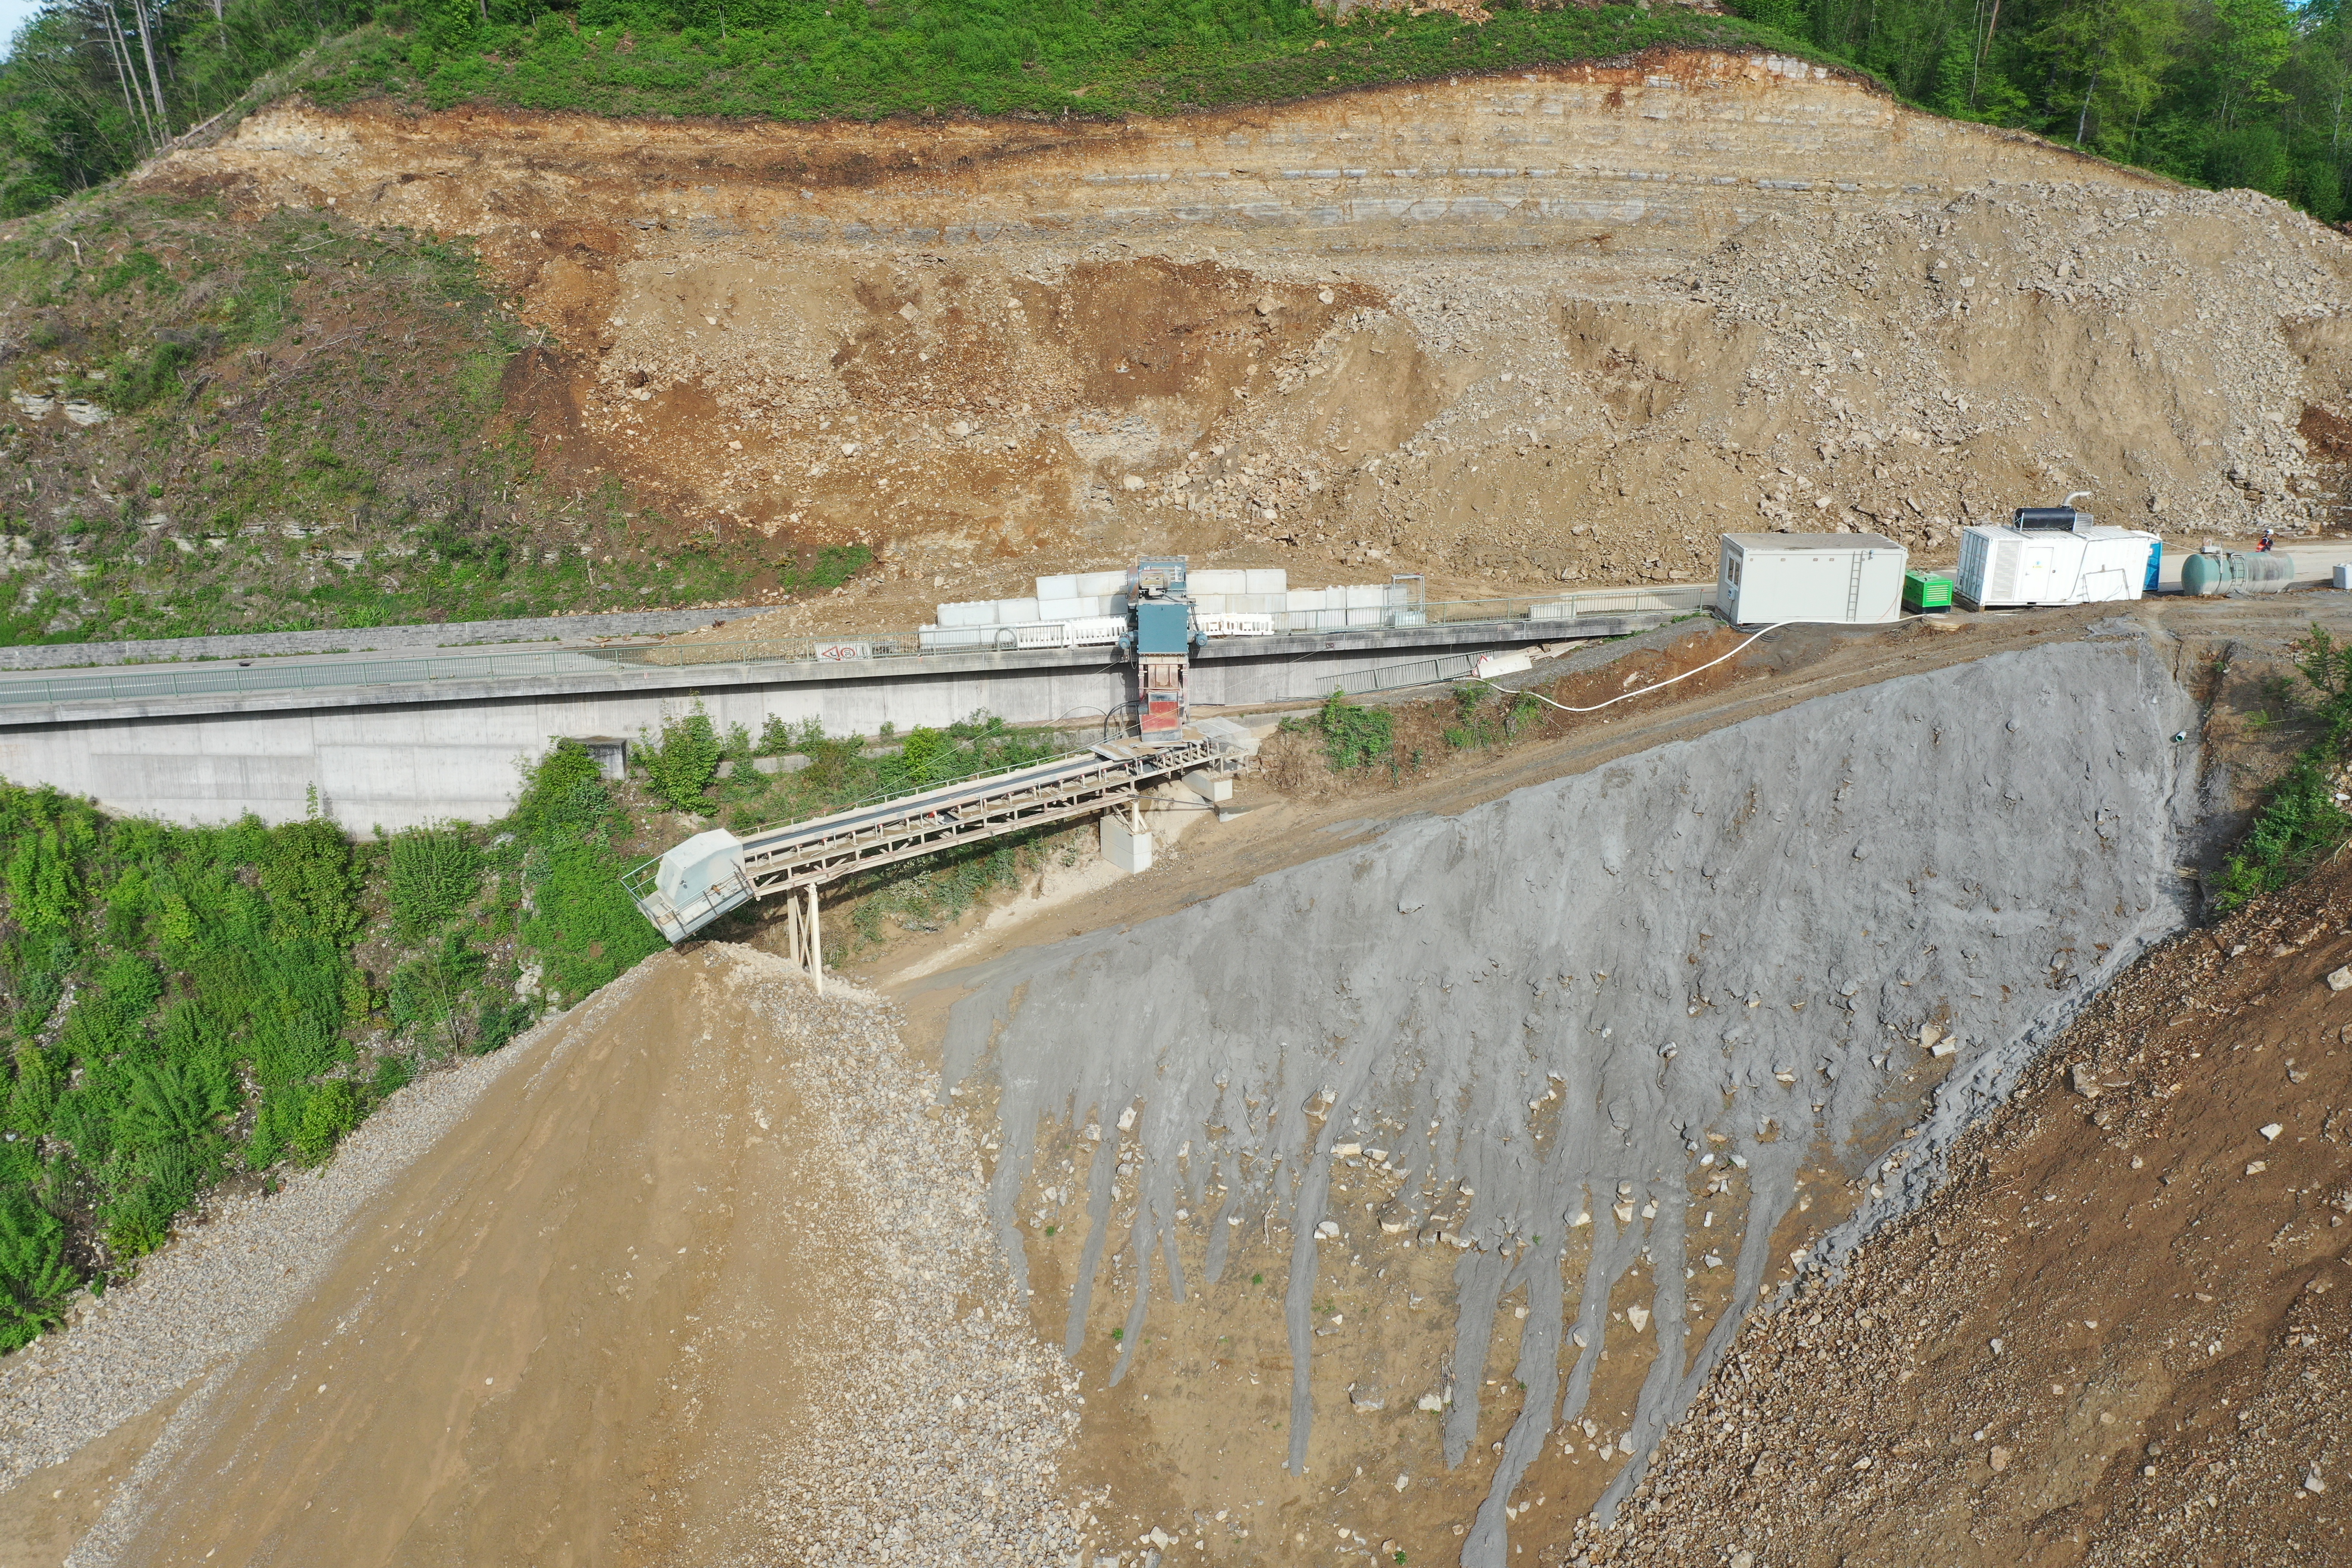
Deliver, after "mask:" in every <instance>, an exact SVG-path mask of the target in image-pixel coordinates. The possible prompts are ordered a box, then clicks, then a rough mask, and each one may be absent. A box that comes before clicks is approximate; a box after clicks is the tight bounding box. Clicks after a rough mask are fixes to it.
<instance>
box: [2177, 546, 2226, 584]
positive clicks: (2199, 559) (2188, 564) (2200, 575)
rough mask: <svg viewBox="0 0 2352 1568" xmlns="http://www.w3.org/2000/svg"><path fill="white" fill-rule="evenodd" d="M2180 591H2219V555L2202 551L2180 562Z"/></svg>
mask: <svg viewBox="0 0 2352 1568" xmlns="http://www.w3.org/2000/svg"><path fill="white" fill-rule="evenodd" d="M2180 591H2181V592H2182V593H2184V594H2218V593H2220V592H2221V556H2219V555H2209V554H2207V553H2205V552H2203V551H2199V552H2197V553H2196V554H2194V555H2191V556H2189V557H2188V558H2187V559H2186V560H2184V561H2182V562H2181V563H2180Z"/></svg>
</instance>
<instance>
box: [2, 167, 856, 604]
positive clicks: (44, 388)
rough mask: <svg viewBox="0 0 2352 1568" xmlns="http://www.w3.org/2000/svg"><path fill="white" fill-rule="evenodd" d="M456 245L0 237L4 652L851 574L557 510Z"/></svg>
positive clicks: (57, 214)
mask: <svg viewBox="0 0 2352 1568" xmlns="http://www.w3.org/2000/svg"><path fill="white" fill-rule="evenodd" d="M523 346H524V342H523V333H522V331H521V330H520V328H519V327H518V326H517V324H516V323H515V321H513V319H512V318H511V316H510V315H509V312H508V310H506V308H505V306H504V304H503V302H502V301H501V300H499V299H498V298H496V297H495V296H494V295H493V294H492V293H491V292H490V291H489V290H488V289H487V288H486V287H485V286H484V284H483V282H482V280H481V278H480V276H479V274H478V269H477V268H476V265H475V261H474V258H473V256H472V254H471V252H470V251H469V250H468V249H467V247H464V246H463V245H462V244H448V245H445V244H441V243H438V242H436V241H434V240H432V239H429V238H425V237H418V236H415V235H410V234H405V233H402V232H397V231H373V232H371V231H365V230H362V229H360V228H359V227H358V226H354V225H352V224H351V223H349V222H347V221H345V220H343V219H341V218H339V217H333V216H320V215H318V214H315V213H295V212H289V211H283V210H280V211H278V212H274V213H271V214H268V215H265V216H261V217H260V218H259V219H258V220H256V221H245V220H234V219H231V218H229V217H227V216H225V215H224V214H222V213H221V212H220V211H218V210H217V209H216V208H215V207H214V206H213V205H210V204H208V203H184V202H174V201H173V200H171V199H168V198H164V197H160V196H150V195H133V194H131V193H128V192H125V191H122V190H121V189H119V188H110V189H108V190H105V191H102V192H99V193H96V194H94V195H90V196H88V197H85V198H81V199H79V200H77V201H74V202H71V203H68V204H66V205H63V206H60V207H58V208H56V209H54V210H52V211H50V212H47V213H44V214H42V215H40V216H36V217H32V218H28V219H25V220H22V221H21V222H19V223H18V224H16V225H15V226H13V229H12V231H11V232H10V233H8V234H7V236H6V237H5V238H0V380H5V383H6V384H7V387H8V389H9V390H10V392H11V393H12V394H14V395H17V396H18V397H19V399H20V406H21V399H22V398H24V397H27V396H33V397H48V398H51V399H53V400H56V401H57V402H59V403H79V404H83V405H95V406H99V407H103V408H106V409H108V410H110V412H111V414H112V417H111V418H110V419H108V420H107V421H106V422H105V423H103V424H100V425H98V426H94V427H90V428H83V427H80V426H76V425H75V424H73V423H72V422H71V421H70V420H69V419H68V418H67V417H65V416H63V415H62V413H61V412H58V411H56V410H52V411H51V412H50V413H48V414H47V416H46V417H42V418H19V419H18V420H16V421H13V422H5V423H0V532H5V540H4V541H0V571H5V576H0V643H26V642H57V641H73V642H79V641H87V640H90V639H94V638H101V637H177V636H196V635H202V634H205V633H215V632H227V631H264V630H279V629H289V628H302V627H314V626H380V625H390V624H396V623H404V622H416V621H443V620H470V619H478V618H483V617H490V616H530V615H548V614H554V613H558V612H562V611H572V610H582V609H621V608H631V609H634V608H639V607H644V606H647V605H656V606H658V605H681V604H697V603H704V602H708V601H710V600H713V599H718V598H724V597H731V596H735V595H741V594H743V593H745V592H746V591H747V590H750V589H752V588H755V587H777V586H782V587H793V586H798V585H801V584H803V582H806V581H809V580H810V579H811V577H812V575H814V579H815V580H817V581H821V582H824V583H827V584H830V583H835V582H838V581H840V580H842V578H843V577H845V575H847V574H848V573H850V572H852V571H855V570H856V566H857V565H858V564H859V563H860V562H861V560H862V557H853V558H848V559H845V558H843V557H841V556H839V555H835V556H834V557H831V558H829V559H827V560H825V561H824V562H822V563H817V562H811V563H805V564H803V563H799V562H797V561H795V560H793V559H789V558H784V559H776V558H772V556H773V551H774V547H773V546H766V547H765V549H766V550H767V552H769V553H768V555H766V556H763V554H762V553H761V546H759V545H758V544H755V543H754V542H742V541H729V542H721V541H719V540H717V539H715V538H711V537H709V536H707V535H703V536H695V535H683V536H682V535H681V534H680V533H679V531H677V530H676V529H674V528H671V527H669V526H668V525H667V523H665V522H664V521H663V520H661V519H659V518H656V517H654V516H651V515H650V514H647V513H645V512H642V511H639V510H634V509H632V508H631V507H629V506H628V505H627V504H626V500H625V497H623V496H622V495H621V494H620V492H619V491H618V490H617V489H614V488H611V487H609V486H608V487H607V488H606V489H603V490H601V491H593V492H589V493H585V494H582V493H565V492H564V491H562V490H561V489H557V488H555V487H551V486H550V485H548V484H545V483H543V482H541V479H539V478H538V477H537V476H536V475H535V474H534V473H533V471H532V467H531V461H530V452H529V450H528V449H527V447H526V445H525V443H524V442H523V440H522V439H521V438H520V436H519V435H517V434H516V433H514V432H513V431H512V430H510V429H508V428H505V427H503V426H502V422H501V416H500V415H501V384H502V382H503V379H504V377H505V375H506V373H507V368H508V363H509V360H510V359H511V358H512V357H513V355H514V354H516V353H518V352H519V351H520V349H521V348H522V347H523Z"/></svg>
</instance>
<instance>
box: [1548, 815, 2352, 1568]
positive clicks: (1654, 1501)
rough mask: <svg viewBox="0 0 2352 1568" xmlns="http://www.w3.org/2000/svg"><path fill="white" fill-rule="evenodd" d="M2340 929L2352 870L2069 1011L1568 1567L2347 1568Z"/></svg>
mask: <svg viewBox="0 0 2352 1568" xmlns="http://www.w3.org/2000/svg"><path fill="white" fill-rule="evenodd" d="M2347 909H2352V862H2344V863H2340V864H2338V865H2336V866H2334V867H2331V868H2329V869H2328V870H2327V871H2326V873H2325V874H2324V875H2322V876H2321V877H2319V878H2318V879H2315V880H2314V881H2313V882H2311V883H2310V884H2307V885H2306V886H2304V887H2302V888H2298V889H2293V890H2291V891H2289V892H2287V893H2284V894H2280V895H2275V896H2273V897H2271V898H2269V899H2266V900H2262V901H2261V902H2260V903H2259V904H2257V905H2256V906H2254V907H2252V908H2250V909H2249V910H2246V911H2244V912H2243V913H2242V914H2240V915H2239V916H2237V917H2235V918H2233V919H2231V920H2230V921H2225V922H2223V923H2222V924H2221V925H2220V926H2218V927H2216V928H2214V929H2212V930H2210V931H2196V932H2192V933H2190V934H2189V935H2186V936H2183V937H2181V938H2180V939H2179V940H2178V941H2176V942H2173V943H2171V944H2170V945H2168V947H2167V948H2165V949H2164V950H2162V951H2161V952H2158V953H2157V954H2155V955H2153V956H2152V957H2151V958H2150V959H2149V960H2148V961H2147V962H2146V963H2142V964H2141V965H2140V966H2138V967H2137V968H2136V969H2135V970H2133V971H2132V972H2131V973H2130V974H2129V975H2127V976H2126V978H2125V979H2124V981H2123V982H2121V983H2120V984H2117V985H2116V987H2114V988H2113V989H2112V990H2111V991H2110V992H2109V993H2108V994H2105V996H2102V997H2101V998H2100V999H2099V1000H2098V1001H2097V1002H2095V1004H2094V1005H2092V1007H2091V1008H2090V1009H2089V1011H2088V1012H2087V1013H2086V1015H2085V1016H2084V1017H2083V1019H2082V1020H2081V1021H2080V1022H2078V1024H2077V1025H2076V1026H2074V1028H2073V1029H2072V1030H2070V1031H2069V1032H2068V1034H2067V1036H2066V1037H2064V1038H2063V1040H2062V1041H2061V1042H2059V1043H2058V1044H2057V1045H2056V1046H2055V1047H2053V1049H2052V1050H2051V1051H2050V1053H2049V1054H2048V1056H2047V1057H2046V1058H2045V1059H2044V1060H2043V1062H2042V1065H2041V1067H2040V1068H2039V1069H2038V1070H2037V1072H2036V1073H2035V1075H2034V1076H2033V1078H2032V1081H2031V1082H2030V1083H2029V1085H2028V1086H2027V1087H2026V1088H2025V1089H2022V1090H2021V1092H2020V1095H2019V1097H2018V1099H2017V1100H2015V1101H2014V1102H2013V1104H2012V1106H2011V1109H2010V1110H2007V1111H2006V1112H2005V1113H2004V1114H2003V1115H2002V1116H2001V1117H2000V1119H1999V1120H1998V1121H1997V1122H1995V1123H1994V1124H1993V1125H1992V1126H1990V1128H1988V1129H1987V1131H1985V1132H1984V1133H1983V1134H1982V1135H1981V1136H1980V1137H1979V1139H1977V1140H1976V1141H1975V1142H1974V1145H1973V1147H1972V1149H1971V1150H1969V1152H1968V1154H1967V1155H1966V1157H1965V1159H1964V1162H1963V1163H1962V1167H1961V1168H1962V1174H1961V1175H1960V1177H1959V1179H1958V1180H1957V1181H1956V1182H1955V1183H1954V1184H1952V1185H1951V1186H1950V1187H1948V1189H1947V1190H1946V1191H1944V1192H1943V1193H1942V1194H1939V1195H1938V1196H1937V1198H1936V1199H1935V1200H1934V1201H1932V1202H1931V1203H1929V1204H1928V1205H1927V1206H1926V1207H1925V1208H1924V1209H1922V1210H1921V1211H1919V1212H1918V1213H1917V1214H1916V1215H1914V1216H1913V1217H1912V1218H1911V1219H1910V1220H1909V1221H1907V1222H1906V1223H1905V1224H1904V1225H1903V1226H1900V1227H1899V1228H1898V1229H1897V1230H1896V1231H1895V1233H1893V1234H1891V1235H1889V1236H1887V1237H1885V1238H1884V1239H1882V1240H1880V1241H1878V1242H1876V1243H1874V1245H1872V1246H1871V1247H1868V1248H1867V1249H1866V1250H1865V1251H1864V1253H1863V1254H1862V1256H1861V1257H1860V1258H1858V1259H1857V1261H1856V1263H1855V1265H1854V1267H1853V1269H1852V1270H1851V1271H1850V1272H1849V1273H1848V1274H1847V1275H1846V1277H1845V1278H1843V1279H1841V1280H1839V1281H1837V1282H1835V1283H1833V1284H1820V1285H1816V1286H1814V1287H1811V1288H1809V1289H1806V1290H1805V1291H1804V1292H1803V1293H1802V1295H1801V1299H1800V1300H1798V1301H1797V1302H1796V1304H1795V1305H1794V1306H1793V1307H1792V1308H1791V1309H1790V1310H1788V1311H1785V1312H1783V1313H1781V1314H1780V1316H1778V1317H1776V1318H1773V1319H1771V1320H1769V1321H1759V1323H1757V1324H1756V1325H1755V1326H1754V1327H1753V1328H1752V1329H1751V1330H1750V1331H1748V1334H1747V1336H1746V1337H1745V1338H1744V1339H1743V1341H1742V1342H1741V1344H1740V1346H1739V1348H1738V1351H1737V1352H1735V1353H1734V1354H1733V1355H1732V1356H1730V1357H1729V1358H1728V1359H1727V1361H1726V1363H1725V1364H1724V1367H1723V1369H1722V1371H1721V1372H1720V1373H1718V1374H1717V1376H1716V1378H1715V1379H1714V1380H1713V1382H1712V1383H1711V1384H1710V1385H1709V1386H1708V1388H1707V1390H1706V1392H1705V1393H1704V1394H1702V1395H1701V1396H1700V1398H1699V1400H1698V1402H1697V1404H1696V1406H1695V1407H1694V1412H1693V1415H1691V1417H1690V1418H1689V1419H1687V1420H1686V1421H1685V1422H1684V1423H1683V1424H1682V1425H1681V1426H1679V1427H1678V1428H1677V1429H1676V1431H1675V1434H1674V1436H1671V1437H1670V1438H1669V1440H1668V1441H1667V1443H1666V1445H1665V1446H1664V1447H1663V1448H1662V1449H1661V1451H1660V1453H1659V1455H1658V1457H1657V1459H1656V1461H1655V1462H1654V1464H1653V1466H1652V1467H1651V1470H1650V1479H1648V1480H1646V1481H1645V1482H1644V1483H1643V1488H1642V1489H1641V1490H1640V1491H1639V1492H1638V1493H1637V1500H1636V1501H1635V1503H1634V1504H1633V1506H1632V1507H1631V1508H1630V1509H1629V1510H1628V1515H1629V1521H1630V1525H1629V1528H1627V1529H1625V1530H1623V1531H1620V1532H1619V1533H1616V1534H1613V1535H1612V1536H1609V1537H1607V1538H1606V1539H1605V1541H1604V1542H1601V1550H1599V1551H1597V1552H1595V1554H1594V1558H1593V1560H1594V1561H1595V1562H1601V1563H1714V1562H1717V1561H1720V1560H1721V1559H1722V1558H1723V1557H1724V1556H1725V1555H1726V1554H1727V1552H1729V1551H1730V1550H1732V1549H1733V1548H1746V1549H1748V1550H1751V1551H1753V1552H1755V1554H1756V1560H1757V1561H1758V1562H1759V1563H1766V1562H1769V1563H1772V1564H1774V1565H1775V1568H1779V1565H1780V1564H1798V1563H1856V1564H1860V1563H1923V1562H1935V1563H1967V1564H1994V1563H2002V1564H2006V1563H2035V1564H2043V1563H2047V1564H2060V1563H2156V1562H2171V1563H2187V1562H2195V1563H2333V1562H2342V1561H2345V1560H2346V1559H2347V1557H2352V1532H2347V1523H2352V1520H2347V1510H2346V1502H2345V1499H2346V1496H2347V1482H2352V1473H2347V1469H2346V1467H2347V1464H2352V1416H2348V1415H2347V1404H2346V1395H2347V1390H2352V1377H2347V1365H2352V1363H2347V1360H2346V1357H2345V1353H2344V1343H2345V1337H2346V1335H2347V1333H2352V1310H2347V1308H2352V1269H2347V1261H2352V1259H2347V1257H2346V1254H2347V1247H2352V1232H2347V1230H2345V1229H2344V1228H2343V1227H2344V1225H2345V1215H2347V1213H2352V1109H2347V1107H2352V1048H2347V1041H2352V1008H2347V1005H2345V1002H2344V1000H2343V999H2342V997H2341V996H2339V994H2337V993H2336V992H2335V991H2333V990H2332V989H2330V988H2329V986H2328V985H2326V984H2325V983H2324V982H2323V979H2322V977H2323V976H2324V975H2326V974H2327V973H2329V972H2330V971H2332V970H2334V969H2336V967H2337V966H2339V965H2341V964H2343V963H2346V962H2347V960H2352V927H2347V924H2346V919H2347ZM2273 1124H2275V1127H2276V1131H2275V1132H2274V1133H2272V1132H2270V1131H2268V1130H2269V1129H2271V1128H2272V1127H2273ZM2314 1480H2316V1481H2317V1482H2318V1485H2317V1486H2314V1485H2312V1484H2311V1483H2312V1482H2313V1481H2314ZM1571 1555H1573V1552H1572V1551H1571V1546H1570V1539H1569V1538H1568V1537H1567V1535H1566V1533H1565V1532H1563V1534H1562V1538H1561V1540H1560V1541H1559V1543H1558V1545H1557V1546H1556V1547H1555V1548H1554V1549H1552V1550H1550V1551H1549V1552H1545V1553H1543V1555H1542V1557H1541V1559H1540V1560H1541V1561H1543V1562H1547V1563H1556V1562H1562V1561H1565V1560H1567V1559H1568V1558H1569V1557H1570V1556H1571Z"/></svg>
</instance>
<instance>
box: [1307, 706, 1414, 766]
mask: <svg viewBox="0 0 2352 1568" xmlns="http://www.w3.org/2000/svg"><path fill="white" fill-rule="evenodd" d="M1395 726H1396V721H1395V719H1394V717H1393V716H1392V715H1391V713H1390V712H1389V710H1387V709H1385V708H1362V707H1359V706H1358V705H1357V704H1355V703H1353V702H1350V701H1349V700H1348V694H1347V693H1346V692H1344V691H1336V690H1335V691H1333V692H1332V693H1331V695H1330V696H1328V697H1327V698H1325V699H1324V700H1323V706H1322V707H1321V708H1320V709H1319V710H1317V712H1316V714H1315V717H1314V718H1312V719H1286V720H1284V721H1282V727H1283V728H1284V729H1286V730H1289V731H1294V732H1296V731H1309V730H1311V731H1315V732H1317V733H1318V734H1320V735H1321V736H1322V737H1323V757H1324V760H1325V761H1326V762H1328V763H1330V764H1331V771H1332V772H1333V773H1347V772H1349V770H1351V769H1355V768H1361V767H1368V766H1370V764H1372V763H1377V762H1384V761H1389V760H1390V752H1391V751H1392V750H1393V749H1394V747H1395V744H1396V733H1395Z"/></svg>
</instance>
